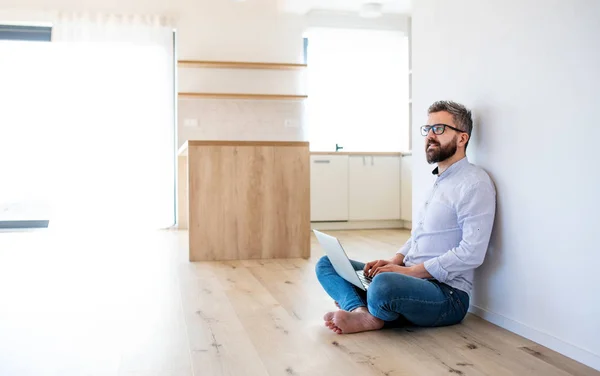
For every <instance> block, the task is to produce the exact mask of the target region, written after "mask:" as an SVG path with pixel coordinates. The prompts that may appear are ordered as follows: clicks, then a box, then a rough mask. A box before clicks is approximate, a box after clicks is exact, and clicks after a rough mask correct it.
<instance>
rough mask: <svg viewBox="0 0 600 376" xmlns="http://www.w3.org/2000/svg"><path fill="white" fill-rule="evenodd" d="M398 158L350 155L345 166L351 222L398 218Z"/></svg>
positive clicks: (399, 158)
mask: <svg viewBox="0 0 600 376" xmlns="http://www.w3.org/2000/svg"><path fill="white" fill-rule="evenodd" d="M401 158H402V157H400V156H378V155H372V156H371V155H365V156H361V155H351V156H350V157H349V163H348V217H349V220H350V221H368V220H399V219H400V160H401Z"/></svg>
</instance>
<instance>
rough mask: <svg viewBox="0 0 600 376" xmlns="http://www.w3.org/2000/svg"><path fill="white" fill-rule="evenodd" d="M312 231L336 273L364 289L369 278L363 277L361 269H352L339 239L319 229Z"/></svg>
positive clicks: (367, 285) (367, 284)
mask: <svg viewBox="0 0 600 376" xmlns="http://www.w3.org/2000/svg"><path fill="white" fill-rule="evenodd" d="M313 232H314V233H315V235H316V237H317V240H318V241H319V243H321V246H322V247H323V250H324V251H325V254H326V255H327V257H329V261H331V264H332V265H333V268H334V269H335V271H336V272H337V274H339V276H340V277H342V278H344V279H345V280H346V281H348V282H350V283H352V284H353V285H354V286H356V287H358V288H359V289H361V290H364V291H366V290H367V289H368V288H369V284H370V283H371V278H368V277H365V275H364V273H363V271H362V270H354V268H353V267H352V263H351V262H350V259H349V258H348V256H347V255H346V251H344V248H343V247H342V244H341V243H340V241H339V240H338V239H337V238H336V237H333V236H331V235H327V234H324V233H322V232H320V231H317V230H313Z"/></svg>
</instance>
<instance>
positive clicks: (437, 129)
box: [421, 124, 467, 136]
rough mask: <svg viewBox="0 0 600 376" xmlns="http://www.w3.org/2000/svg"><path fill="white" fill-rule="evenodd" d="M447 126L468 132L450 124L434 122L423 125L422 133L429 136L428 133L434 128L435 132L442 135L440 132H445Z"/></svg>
mask: <svg viewBox="0 0 600 376" xmlns="http://www.w3.org/2000/svg"><path fill="white" fill-rule="evenodd" d="M446 127H448V128H450V129H453V130H455V131H457V132H462V133H467V132H465V131H463V130H462V129H458V128H455V127H453V126H451V125H448V124H433V125H424V126H422V127H421V135H422V136H427V134H429V131H430V130H432V129H433V133H434V134H437V135H440V134H442V133H444V131H445V130H446Z"/></svg>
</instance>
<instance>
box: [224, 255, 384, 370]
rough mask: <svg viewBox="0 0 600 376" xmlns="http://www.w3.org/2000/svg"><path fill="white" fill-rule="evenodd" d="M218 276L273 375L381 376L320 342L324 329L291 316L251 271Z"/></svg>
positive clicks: (227, 272)
mask: <svg viewBox="0 0 600 376" xmlns="http://www.w3.org/2000/svg"><path fill="white" fill-rule="evenodd" d="M217 274H218V275H219V277H220V278H221V279H223V280H227V281H228V283H229V288H228V290H227V295H228V297H229V299H230V301H231V304H232V305H233V306H234V308H235V310H236V312H237V314H238V317H239V319H240V321H241V322H242V324H243V325H244V327H245V329H246V332H247V333H248V336H249V337H250V339H251V340H252V342H253V343H254V345H255V347H256V349H257V351H258V353H259V354H260V357H261V359H262V360H263V362H264V364H265V365H266V367H267V370H268V372H269V375H272V376H279V375H285V376H289V375H307V376H308V375H340V376H342V375H349V374H357V375H358V374H360V375H379V374H380V373H375V372H374V371H373V370H372V369H371V368H370V367H369V366H367V365H366V364H362V363H360V362H357V361H355V360H354V359H353V358H352V357H351V355H350V354H347V355H343V354H339V352H338V351H337V349H336V348H335V345H332V344H331V343H324V342H323V341H320V340H317V338H318V337H317V336H318V333H323V332H324V328H323V327H321V326H317V324H316V322H315V321H310V322H305V321H300V320H298V319H297V318H295V317H293V316H290V314H289V313H288V312H287V311H286V310H285V309H284V308H283V307H282V306H281V305H280V304H279V302H278V301H277V300H276V299H275V298H274V297H273V296H272V295H271V294H270V293H269V291H268V290H266V289H265V288H264V287H263V286H262V284H261V283H260V281H258V280H257V279H256V278H255V277H254V276H253V275H252V273H251V272H250V271H249V270H247V269H244V268H241V269H240V268H238V269H236V270H232V269H231V268H226V267H223V268H219V269H218V271H217ZM318 330H320V331H318Z"/></svg>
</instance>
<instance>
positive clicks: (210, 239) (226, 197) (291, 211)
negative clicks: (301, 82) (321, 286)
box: [178, 141, 310, 261]
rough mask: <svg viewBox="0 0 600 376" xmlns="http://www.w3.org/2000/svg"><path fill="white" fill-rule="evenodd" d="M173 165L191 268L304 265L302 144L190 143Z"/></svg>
mask: <svg viewBox="0 0 600 376" xmlns="http://www.w3.org/2000/svg"><path fill="white" fill-rule="evenodd" d="M178 160H179V166H178V183H179V184H178V185H179V189H178V209H179V210H178V212H179V215H178V224H179V227H180V228H188V229H189V244H190V245H189V259H190V261H208V260H243V259H266V258H299V257H303V258H308V257H310V157H309V146H308V142H276V141H264V142H263V141H258V142H257V141H188V142H186V143H185V144H184V145H183V146H182V147H181V149H180V150H179V158H178Z"/></svg>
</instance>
